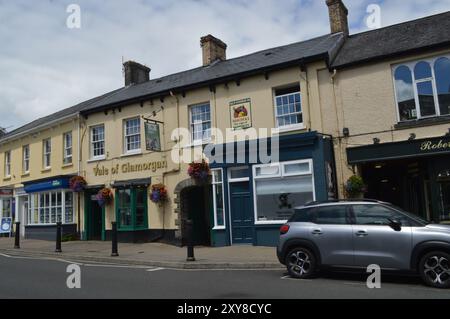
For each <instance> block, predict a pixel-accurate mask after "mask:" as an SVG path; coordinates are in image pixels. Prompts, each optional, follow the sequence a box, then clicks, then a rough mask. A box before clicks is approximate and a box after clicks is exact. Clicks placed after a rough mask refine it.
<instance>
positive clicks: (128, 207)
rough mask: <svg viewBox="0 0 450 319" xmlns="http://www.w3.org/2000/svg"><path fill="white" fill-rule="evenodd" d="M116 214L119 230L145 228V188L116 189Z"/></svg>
mask: <svg viewBox="0 0 450 319" xmlns="http://www.w3.org/2000/svg"><path fill="white" fill-rule="evenodd" d="M116 214H117V220H118V228H119V230H139V229H147V224H148V222H147V220H148V218H147V188H145V187H133V188H121V189H118V190H117V196H116Z"/></svg>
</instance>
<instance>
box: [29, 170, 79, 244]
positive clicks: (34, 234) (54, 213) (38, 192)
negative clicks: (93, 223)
mask: <svg viewBox="0 0 450 319" xmlns="http://www.w3.org/2000/svg"><path fill="white" fill-rule="evenodd" d="M71 177H72V176H57V177H52V178H49V179H42V180H36V181H32V182H27V183H24V187H23V190H24V196H21V198H22V201H23V205H21V206H23V214H22V216H23V218H21V219H22V223H23V224H24V225H25V227H24V231H25V238H32V239H43V240H55V238H56V237H55V236H56V235H55V234H56V223H57V222H61V223H62V232H63V235H64V236H68V235H71V236H76V233H77V219H78V218H77V217H76V214H75V212H76V202H75V201H74V198H75V196H74V193H73V192H72V191H71V190H70V188H69V180H70V178H71Z"/></svg>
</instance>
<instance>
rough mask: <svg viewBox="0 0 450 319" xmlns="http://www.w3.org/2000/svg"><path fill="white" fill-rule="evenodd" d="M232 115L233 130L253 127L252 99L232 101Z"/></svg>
mask: <svg viewBox="0 0 450 319" xmlns="http://www.w3.org/2000/svg"><path fill="white" fill-rule="evenodd" d="M230 117H231V127H232V128H233V130H245V129H247V128H250V127H252V102H251V99H243V100H238V101H232V102H230Z"/></svg>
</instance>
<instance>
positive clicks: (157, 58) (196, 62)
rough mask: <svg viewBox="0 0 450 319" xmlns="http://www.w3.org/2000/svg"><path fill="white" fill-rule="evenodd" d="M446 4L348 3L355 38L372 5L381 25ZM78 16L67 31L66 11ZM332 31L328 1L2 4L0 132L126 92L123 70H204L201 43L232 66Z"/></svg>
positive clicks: (21, 0) (444, 0) (441, 0)
mask: <svg viewBox="0 0 450 319" xmlns="http://www.w3.org/2000/svg"><path fill="white" fill-rule="evenodd" d="M449 1H450V0H433V1H419V0H413V1H400V0H385V1H381V2H380V1H367V0H366V1H357V0H345V3H346V4H347V6H348V8H349V11H350V22H351V26H352V31H353V32H356V31H360V30H363V29H364V26H363V19H364V16H365V14H366V13H365V9H366V7H367V4H368V3H372V2H379V3H381V6H382V24H383V25H386V24H392V23H396V22H401V21H404V20H410V19H413V18H415V17H418V16H421V15H427V14H431V13H436V12H440V11H445V10H448V7H449ZM71 3H77V4H79V5H80V7H81V19H82V24H81V26H82V28H81V29H80V30H78V29H68V28H67V27H66V18H67V16H68V15H69V14H68V13H67V12H66V8H67V6H68V5H69V4H71ZM328 32H329V24H328V10H327V7H326V5H325V0H323V1H322V0H247V1H245V0H220V1H213V0H209V1H206V0H190V1H188V0H130V1H122V0H101V1H100V0H96V1H89V0H64V1H54V0H39V1H28V0H15V1H9V0H0V43H1V46H0V126H3V127H10V126H13V127H17V126H19V125H22V124H24V123H26V122H28V121H31V120H33V119H35V118H37V117H40V116H44V115H47V114H49V113H52V112H54V111H57V110H60V109H62V108H65V107H69V106H71V105H74V104H76V103H78V102H81V101H83V100H87V99H89V98H92V97H94V96H97V95H100V94H103V93H105V92H107V91H111V90H114V89H116V88H118V87H121V86H122V85H123V79H122V70H121V62H122V57H124V58H125V59H126V60H128V59H133V60H136V61H138V62H141V63H144V64H147V65H148V66H150V67H151V68H152V73H151V77H153V78H155V77H159V76H162V75H166V74H170V73H173V72H177V71H181V70H186V69H189V68H194V67H197V66H200V64H201V50H200V44H199V40H200V37H201V36H203V35H206V34H208V33H211V34H213V35H215V36H217V37H219V38H221V39H222V40H224V41H225V42H226V43H227V44H228V52H227V54H228V57H236V56H240V55H243V54H248V53H251V52H253V51H256V50H261V49H265V48H269V47H274V46H279V45H283V44H287V43H292V42H296V41H301V40H305V39H308V38H311V37H315V36H319V35H322V34H326V33H328Z"/></svg>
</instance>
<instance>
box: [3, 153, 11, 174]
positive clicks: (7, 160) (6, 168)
mask: <svg viewBox="0 0 450 319" xmlns="http://www.w3.org/2000/svg"><path fill="white" fill-rule="evenodd" d="M4 159H5V166H4V173H5V178H9V177H11V151H6V152H5V156H4Z"/></svg>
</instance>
